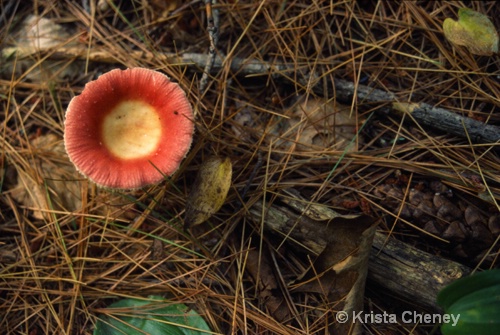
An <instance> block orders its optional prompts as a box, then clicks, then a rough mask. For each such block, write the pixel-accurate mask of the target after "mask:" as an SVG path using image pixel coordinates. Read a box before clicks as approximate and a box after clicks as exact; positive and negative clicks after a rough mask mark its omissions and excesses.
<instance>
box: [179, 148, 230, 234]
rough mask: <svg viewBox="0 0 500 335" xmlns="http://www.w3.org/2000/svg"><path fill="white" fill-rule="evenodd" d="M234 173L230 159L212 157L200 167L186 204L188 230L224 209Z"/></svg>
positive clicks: (185, 224) (185, 221)
mask: <svg viewBox="0 0 500 335" xmlns="http://www.w3.org/2000/svg"><path fill="white" fill-rule="evenodd" d="M232 172H233V166H232V164H231V160H230V159H229V158H225V159H222V158H220V157H210V158H209V159H207V160H206V161H205V162H204V163H203V164H202V165H201V166H200V170H199V171H198V174H197V176H196V179H195V182H194V185H193V188H192V189H191V192H190V193H189V197H188V200H187V204H186V217H185V218H184V227H185V228H186V229H188V228H189V227H192V226H194V225H198V224H201V223H203V222H205V221H206V220H208V219H209V218H210V217H211V216H212V215H213V214H215V213H216V212H217V211H218V210H219V209H220V208H221V207H222V205H223V204H224V202H225V201H226V196H227V192H228V191H229V187H230V186H231V176H232Z"/></svg>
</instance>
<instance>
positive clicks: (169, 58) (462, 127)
mask: <svg viewBox="0 0 500 335" xmlns="http://www.w3.org/2000/svg"><path fill="white" fill-rule="evenodd" d="M37 53H42V54H46V55H47V57H48V58H51V59H71V58H74V59H81V60H88V61H94V62H106V63H116V58H115V57H113V55H112V54H111V53H109V52H107V51H99V50H91V51H90V52H89V51H88V49H86V48H79V47H74V48H58V49H56V50H46V51H38V50H34V49H27V48H15V47H14V48H6V49H4V50H3V51H2V56H1V58H2V61H5V60H7V59H9V58H13V57H17V59H18V60H19V59H23V58H31V57H33V56H35V55H36V54H37ZM212 56H213V62H212ZM130 57H131V58H133V59H141V60H143V61H144V62H153V61H155V62H163V63H167V64H171V65H172V66H188V67H193V68H195V69H196V70H198V71H203V72H204V73H206V72H205V71H207V70H208V71H209V72H210V73H213V74H216V73H218V72H219V71H220V70H221V69H222V65H223V60H222V59H221V58H220V57H219V56H218V55H217V54H216V53H214V54H213V55H204V54H198V53H184V54H180V55H179V54H174V53H158V54H157V53H148V52H142V51H132V52H131V53H130ZM208 63H210V64H211V66H210V67H209V68H207V64H208ZM230 69H231V71H232V72H234V73H236V74H238V75H242V76H269V75H271V76H273V77H275V78H281V79H282V80H288V78H291V77H293V76H290V74H296V75H297V78H298V80H299V82H300V83H301V84H303V85H306V84H308V82H309V78H310V76H313V78H318V76H317V75H316V74H315V73H312V74H304V73H297V71H296V70H295V69H294V68H293V67H292V66H288V65H286V64H283V63H272V64H271V63H268V62H264V61H260V60H257V59H243V58H238V57H233V58H232V59H231V63H230ZM200 85H201V84H200ZM309 85H310V84H309ZM310 87H312V90H313V91H314V92H316V93H317V94H319V95H323V94H324V86H323V85H322V82H321V81H319V80H317V81H316V83H314V84H313V85H312V86H310ZM328 93H329V94H332V95H335V97H336V99H338V100H339V101H343V102H348V103H350V102H351V101H352V99H353V98H354V96H356V99H357V100H358V103H371V104H375V105H378V107H379V108H378V109H377V110H378V111H379V112H385V113H387V112H391V111H397V112H399V113H408V114H410V116H411V118H413V119H414V120H415V121H416V122H418V123H420V124H421V125H425V126H429V127H433V128H439V129H441V130H443V131H446V132H448V133H449V134H451V135H455V136H459V137H462V138H469V139H470V140H471V141H472V142H474V143H482V144H500V127H497V126H492V125H487V124H484V123H482V122H480V121H477V120H474V119H471V118H468V117H465V116H461V115H459V114H457V113H454V112H451V111H449V110H447V109H444V108H438V107H434V106H431V105H429V104H426V103H419V104H411V108H401V104H404V103H400V102H399V101H400V99H398V97H397V96H396V95H395V94H394V93H392V92H386V91H382V90H379V89H375V88H372V87H369V86H365V85H355V84H354V83H352V82H349V81H346V80H343V79H335V80H334V83H333V84H332V85H330V88H329V92H328ZM398 106H399V107H398Z"/></svg>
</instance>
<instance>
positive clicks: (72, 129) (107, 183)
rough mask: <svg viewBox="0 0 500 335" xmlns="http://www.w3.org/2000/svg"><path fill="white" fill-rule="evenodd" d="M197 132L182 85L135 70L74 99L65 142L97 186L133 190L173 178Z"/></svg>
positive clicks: (108, 76) (107, 78)
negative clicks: (165, 177)
mask: <svg viewBox="0 0 500 335" xmlns="http://www.w3.org/2000/svg"><path fill="white" fill-rule="evenodd" d="M193 132H194V124H193V111H192V108H191V105H190V104H189V101H188V99H187V98H186V95H185V93H184V91H183V90H182V89H181V88H180V87H179V85H177V84H175V83H173V82H171V81H170V80H169V79H168V77H167V76H166V75H164V74H162V73H160V72H157V71H153V70H148V69H143V68H132V69H127V70H112V71H110V72H107V73H105V74H103V75H102V76H100V77H99V78H98V79H97V80H94V81H92V82H89V83H87V85H85V88H84V90H83V91H82V93H81V94H80V95H79V96H76V97H74V98H73V99H72V100H71V102H70V103H69V106H68V109H67V111H66V120H65V131H64V143H65V147H66V152H67V153H68V156H69V158H70V160H71V161H72V162H73V164H74V165H75V167H76V168H77V170H78V171H80V173H82V174H83V175H85V176H86V177H88V178H89V179H90V180H92V181H93V182H95V183H96V184H97V185H100V186H103V187H107V188H118V189H134V188H139V187H142V186H146V185H150V184H154V183H157V182H159V181H161V180H162V179H163V177H164V175H167V176H169V175H171V174H173V173H174V172H175V171H176V170H177V168H178V167H179V165H180V162H181V161H182V159H183V158H184V157H185V155H186V153H187V152H188V150H189V147H190V146H191V141H192V137H193Z"/></svg>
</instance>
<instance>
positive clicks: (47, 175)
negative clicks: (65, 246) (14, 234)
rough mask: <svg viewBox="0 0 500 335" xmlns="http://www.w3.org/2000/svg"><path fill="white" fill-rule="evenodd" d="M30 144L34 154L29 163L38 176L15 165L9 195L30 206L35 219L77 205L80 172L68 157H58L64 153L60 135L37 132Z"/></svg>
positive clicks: (80, 203)
mask: <svg viewBox="0 0 500 335" xmlns="http://www.w3.org/2000/svg"><path fill="white" fill-rule="evenodd" d="M31 147H32V150H33V153H34V155H33V156H34V157H35V158H34V159H33V161H31V162H30V163H31V164H32V166H33V167H34V168H35V167H36V169H37V170H38V171H39V178H35V177H33V174H32V173H31V172H27V171H24V170H22V169H19V170H18V178H17V186H16V187H14V188H13V189H12V190H11V192H12V197H13V198H14V199H15V200H16V201H18V202H19V203H21V204H23V205H24V206H26V207H28V208H30V209H31V210H32V215H33V217H34V218H36V219H39V220H41V219H46V220H50V219H51V217H52V214H51V211H53V210H58V211H68V212H73V211H76V210H78V209H80V208H81V205H82V202H81V190H80V183H79V182H78V179H79V178H80V176H79V175H78V173H77V172H76V171H75V169H74V167H73V164H71V162H70V161H69V159H60V158H58V157H66V151H65V150H64V144H63V141H62V138H59V137H57V136H56V135H54V134H47V135H44V136H39V137H37V138H35V139H34V140H33V141H32V142H31ZM42 157H43V158H42Z"/></svg>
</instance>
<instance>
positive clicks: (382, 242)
mask: <svg viewBox="0 0 500 335" xmlns="http://www.w3.org/2000/svg"><path fill="white" fill-rule="evenodd" d="M262 213H265V217H264V218H262ZM249 215H250V218H252V219H253V220H255V221H256V222H261V220H263V222H264V225H265V226H264V228H265V229H266V230H267V231H270V232H274V233H276V234H277V236H287V241H288V243H289V245H290V246H292V247H295V248H298V249H299V250H301V251H302V252H305V253H307V254H309V255H312V256H317V255H320V254H321V253H322V252H323V250H324V249H325V248H326V246H327V243H328V236H327V234H325V231H326V225H327V223H328V221H314V220H311V219H310V218H308V217H306V216H305V215H303V216H299V219H298V221H297V220H294V219H293V218H297V217H298V215H297V213H296V212H295V211H294V210H293V209H291V208H290V207H288V206H278V205H272V206H270V207H267V208H266V209H265V211H263V210H262V205H261V203H260V202H257V203H255V205H254V206H253V207H252V208H250V210H249ZM470 272H471V269H469V268H468V267H466V266H464V265H461V264H459V263H456V262H453V261H450V260H447V259H444V258H440V257H437V256H435V255H432V254H429V253H426V252H424V251H421V250H419V249H416V248H414V247H412V246H409V245H407V244H405V243H403V242H401V241H398V240H396V239H394V238H389V239H387V236H386V235H384V234H382V233H378V232H377V233H376V234H375V238H374V241H373V247H372V252H371V255H370V260H369V262H368V280H369V281H371V282H372V283H375V284H377V286H378V287H379V288H380V289H381V290H382V292H386V294H387V295H388V296H394V297H397V298H399V299H401V301H406V302H408V303H409V304H411V305H412V307H416V308H419V309H422V310H427V311H430V312H439V311H440V308H439V306H438V305H437V304H436V297H437V293H438V292H439V291H440V290H441V289H442V288H443V287H445V286H446V285H447V284H449V283H451V282H452V281H454V280H456V279H458V278H461V277H463V276H465V275H467V274H469V273H470Z"/></svg>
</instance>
